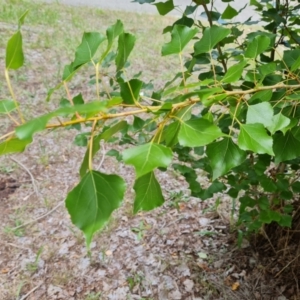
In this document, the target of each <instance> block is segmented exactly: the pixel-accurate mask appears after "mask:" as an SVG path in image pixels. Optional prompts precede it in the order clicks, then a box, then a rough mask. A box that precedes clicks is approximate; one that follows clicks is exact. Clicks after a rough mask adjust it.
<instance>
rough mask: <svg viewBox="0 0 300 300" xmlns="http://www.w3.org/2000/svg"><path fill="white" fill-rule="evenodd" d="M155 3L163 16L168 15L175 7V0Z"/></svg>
mask: <svg viewBox="0 0 300 300" xmlns="http://www.w3.org/2000/svg"><path fill="white" fill-rule="evenodd" d="M153 5H155V6H156V8H157V10H158V13H159V14H160V15H161V16H164V15H166V14H167V13H169V12H170V11H172V10H173V9H174V8H175V6H174V3H173V0H168V1H166V2H159V3H154V4H153Z"/></svg>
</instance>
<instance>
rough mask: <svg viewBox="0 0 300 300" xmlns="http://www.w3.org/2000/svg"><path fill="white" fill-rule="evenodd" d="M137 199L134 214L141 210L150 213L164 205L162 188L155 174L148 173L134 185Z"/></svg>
mask: <svg viewBox="0 0 300 300" xmlns="http://www.w3.org/2000/svg"><path fill="white" fill-rule="evenodd" d="M133 188H134V190H135V199H134V208H133V212H134V213H135V214H136V213H137V212H139V211H140V210H144V211H149V210H152V209H154V208H156V207H158V206H161V205H162V204H163V203H164V197H163V195H162V191H161V187H160V185H159V183H158V181H157V180H156V178H155V175H154V172H150V173H147V174H145V175H143V176H141V177H139V178H138V179H136V181H135V184H134V187H133Z"/></svg>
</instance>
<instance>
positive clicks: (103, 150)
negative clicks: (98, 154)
mask: <svg viewBox="0 0 300 300" xmlns="http://www.w3.org/2000/svg"><path fill="white" fill-rule="evenodd" d="M105 155H106V150H105V147H104V143H103V144H102V158H101V161H100V163H99V165H98V168H97V170H100V168H101V167H102V165H103V162H104V159H105Z"/></svg>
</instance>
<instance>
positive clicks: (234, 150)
mask: <svg viewBox="0 0 300 300" xmlns="http://www.w3.org/2000/svg"><path fill="white" fill-rule="evenodd" d="M206 154H207V156H208V158H209V160H210V163H211V167H212V170H213V180H215V179H216V178H218V177H220V176H222V175H224V174H226V173H227V172H229V171H230V170H231V169H232V168H234V167H237V166H239V165H240V164H241V163H243V161H244V160H245V159H246V152H244V151H243V150H241V149H240V148H239V147H238V146H237V145H236V144H235V143H234V142H233V141H232V140H231V138H224V139H223V140H222V141H219V142H215V143H212V144H209V145H208V146H207V150H206Z"/></svg>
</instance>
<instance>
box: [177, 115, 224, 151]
mask: <svg viewBox="0 0 300 300" xmlns="http://www.w3.org/2000/svg"><path fill="white" fill-rule="evenodd" d="M223 135H224V134H223V133H222V131H221V130H220V128H219V127H217V126H216V125H215V124H213V123H211V122H209V121H208V120H205V119H194V120H189V121H187V122H183V123H182V124H181V127H180V130H179V134H178V141H179V144H180V145H181V146H185V147H200V146H205V145H207V144H210V143H211V142H213V141H214V140H215V139H217V138H219V137H221V136H223Z"/></svg>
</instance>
